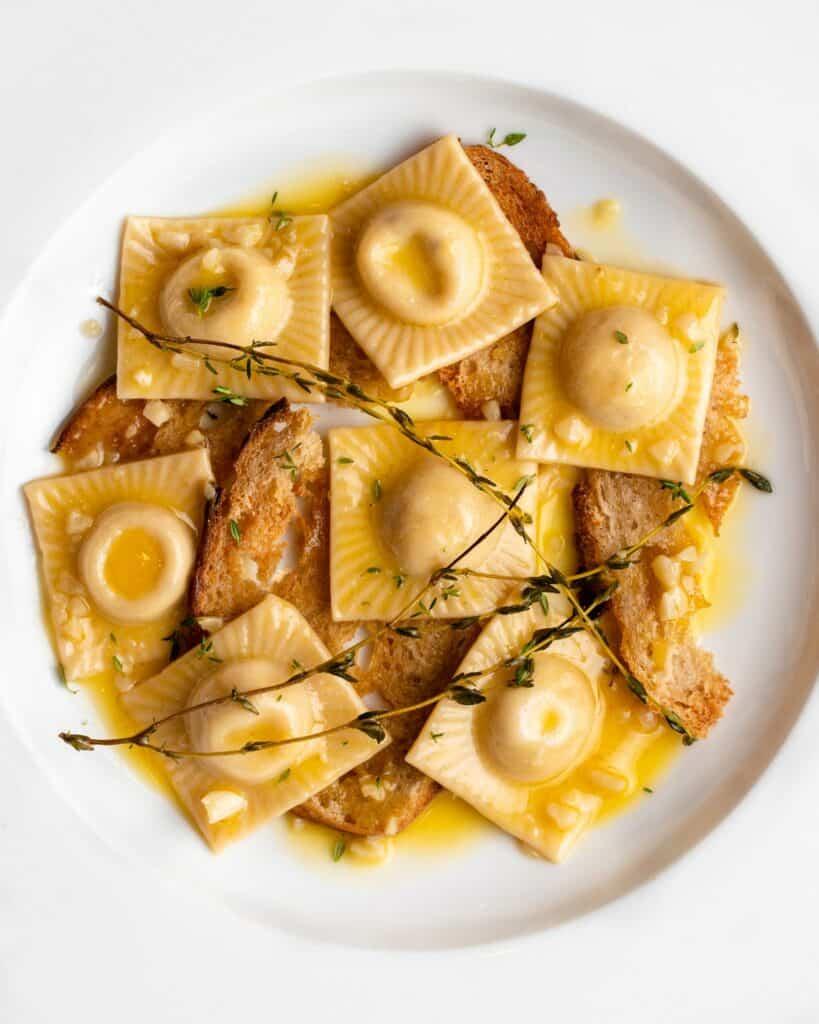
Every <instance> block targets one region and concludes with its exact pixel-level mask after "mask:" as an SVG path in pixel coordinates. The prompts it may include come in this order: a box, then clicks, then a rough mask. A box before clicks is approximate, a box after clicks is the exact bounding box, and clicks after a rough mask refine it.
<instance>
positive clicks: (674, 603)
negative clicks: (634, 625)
mask: <svg viewBox="0 0 819 1024" xmlns="http://www.w3.org/2000/svg"><path fill="white" fill-rule="evenodd" d="M687 611H688V598H687V597H686V595H685V591H684V590H682V589H680V588H679V587H676V588H675V589H674V590H667V591H666V592H665V593H664V594H663V596H662V597H661V598H660V607H659V611H658V614H659V616H660V621H661V622H673V621H674V620H675V619H681V618H682V617H683V615H685V613H686V612H687Z"/></svg>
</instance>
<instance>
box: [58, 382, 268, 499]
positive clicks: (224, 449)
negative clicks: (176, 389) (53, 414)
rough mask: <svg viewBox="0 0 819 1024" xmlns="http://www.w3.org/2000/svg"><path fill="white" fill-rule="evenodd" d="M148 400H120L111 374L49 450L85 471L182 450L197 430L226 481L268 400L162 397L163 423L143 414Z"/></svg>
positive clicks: (218, 474) (217, 473)
mask: <svg viewBox="0 0 819 1024" xmlns="http://www.w3.org/2000/svg"><path fill="white" fill-rule="evenodd" d="M145 404H146V403H145V401H144V400H143V399H141V398H138V399H122V398H117V381H116V377H109V378H108V379H107V380H105V381H103V383H102V384H100V386H99V387H98V388H97V389H96V390H95V391H94V392H92V394H91V395H89V397H88V398H87V399H86V400H85V401H84V402H82V403H81V404H80V405H79V406H78V407H77V408H76V409H75V410H74V412H73V413H72V414H71V416H70V417H69V419H68V421H67V422H66V423H65V425H64V426H63V427H62V429H61V430H60V433H59V434H58V436H57V439H56V441H55V442H54V444H53V445H52V449H51V450H52V451H53V452H56V453H57V454H58V455H60V456H62V457H63V458H64V459H65V460H66V462H67V463H68V464H69V465H70V466H72V467H73V468H75V469H87V468H93V467H94V466H101V465H103V463H107V462H129V461H131V460H133V459H147V458H149V457H151V456H153V455H170V454H172V453H174V452H179V451H184V450H185V449H186V448H189V447H192V444H191V442H190V440H188V439H189V438H190V437H191V435H192V434H193V432H194V431H198V432H199V433H200V434H201V435H202V438H203V440H202V441H199V440H198V439H197V442H196V443H199V444H202V443H204V444H206V445H207V447H208V450H209V452H210V460H211V466H212V467H213V472H214V476H215V477H216V481H217V483H222V482H223V481H224V480H226V479H227V477H228V476H229V475H230V473H231V472H232V469H233V460H234V458H235V457H236V453H237V452H238V450H239V448H241V446H242V444H243V443H244V439H245V437H246V436H247V432H248V430H249V429H250V428H251V426H252V425H253V424H254V423H255V422H256V420H257V419H258V418H259V417H260V416H261V415H262V413H263V412H264V410H265V409H266V408H267V404H268V403H267V402H260V401H250V402H248V403H247V405H245V406H234V405H227V404H224V403H214V402H193V401H179V400H169V401H163V402H162V406H164V409H165V411H166V412H167V413H168V419H167V420H166V421H165V422H164V423H163V424H162V425H161V426H156V424H154V423H153V422H151V420H149V419H148V418H147V417H146V416H145V415H143V413H144V409H145ZM194 436H196V435H194Z"/></svg>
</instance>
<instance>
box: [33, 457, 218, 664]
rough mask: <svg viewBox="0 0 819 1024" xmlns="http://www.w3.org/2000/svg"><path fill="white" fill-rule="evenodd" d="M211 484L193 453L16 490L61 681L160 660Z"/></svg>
mask: <svg viewBox="0 0 819 1024" xmlns="http://www.w3.org/2000/svg"><path fill="white" fill-rule="evenodd" d="M210 481H211V466H210V459H209V458H208V454H207V452H206V451H205V450H204V449H198V450H196V451H190V452H181V453H179V454H177V455H166V456H162V457H159V458H155V459H145V460H143V461H140V462H130V463H126V464H125V465H111V466H104V467H102V468H101V469H94V470H90V471H88V472H86V473H76V474H74V475H72V476H58V477H49V478H46V479H44V480H35V481H33V482H32V483H30V484H27V485H26V486H25V488H24V490H25V495H26V498H27V500H28V504H29V508H30V510H31V518H32V521H33V523H34V531H35V534H36V536H37V543H38V546H39V548H40V553H41V555H42V564H43V578H44V587H45V593H46V598H47V601H48V605H49V610H50V613H51V621H52V624H53V626H54V635H55V639H56V644H57V653H58V656H59V659H60V664H61V665H62V668H63V671H64V673H65V676H66V678H67V679H83V678H85V677H87V676H90V675H93V674H95V673H98V672H102V671H105V670H107V669H110V668H111V667H112V665H113V667H114V668H115V669H116V672H117V673H118V675H120V676H122V677H123V678H127V677H128V676H129V675H130V673H131V671H132V670H133V669H134V668H135V667H136V666H138V665H142V664H145V663H150V662H156V661H162V660H167V657H168V653H169V649H170V648H169V645H168V643H167V642H166V641H165V640H164V639H163V637H165V636H166V635H167V634H169V633H171V632H172V631H173V629H174V628H175V626H176V624H177V623H178V621H179V619H180V617H181V614H182V609H183V607H184V603H185V598H186V595H187V590H188V584H189V582H190V577H191V573H192V571H193V566H194V562H195V560H196V549H197V546H198V544H199V533H200V530H201V527H202V518H203V513H204V506H205V500H206V492H207V491H208V490H209V489H210V488H211V487H212V485H211V482H210Z"/></svg>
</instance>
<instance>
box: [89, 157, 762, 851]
mask: <svg viewBox="0 0 819 1024" xmlns="http://www.w3.org/2000/svg"><path fill="white" fill-rule="evenodd" d="M373 177H374V175H373V174H371V173H365V172H364V171H362V170H361V168H356V167H355V166H354V165H352V164H349V163H342V162H339V163H337V164H329V163H328V164H326V165H325V166H324V167H323V168H322V169H321V170H320V171H318V172H316V171H315V169H312V170H311V171H310V172H309V173H306V174H304V175H302V176H299V177H298V179H296V178H295V177H294V179H293V180H292V181H284V182H282V181H280V182H278V183H276V184H275V185H273V186H272V187H271V188H269V189H265V190H264V192H261V191H260V192H259V193H258V194H256V195H255V196H250V197H249V198H247V199H245V200H241V201H238V202H234V203H230V204H227V205H225V206H222V207H219V208H218V209H217V210H215V211H212V215H213V214H215V215H218V216H264V215H267V214H269V213H270V212H271V210H272V209H273V208H275V209H277V210H283V211H286V212H287V213H294V214H315V213H325V212H327V211H328V210H329V209H331V208H332V207H333V206H334V205H335V204H337V203H338V202H340V201H341V200H343V199H345V198H346V197H347V196H349V195H351V194H353V193H354V192H356V191H357V190H358V189H360V188H361V187H363V186H364V185H366V184H368V183H369V182H370V181H371V180H372V179H373ZM276 189H278V195H277V196H276V199H275V203H271V198H272V196H273V193H274V191H276ZM566 220H567V225H568V230H569V232H570V233H571V232H572V230H573V229H574V230H576V232H577V234H578V235H579V237H578V239H577V240H578V241H580V242H583V241H586V242H587V243H588V244H589V248H590V249H591V250H592V251H591V255H592V257H593V258H598V259H601V260H603V259H604V260H606V261H608V262H612V263H615V264H619V265H622V266H640V267H644V266H645V265H646V260H645V259H644V258H643V255H642V254H641V253H639V251H638V250H637V249H636V247H635V245H634V243H633V240H632V239H631V238H630V237H629V236H628V235H627V233H626V232H625V231H624V229H623V226H622V221H621V214H620V211H619V208H617V207H614V206H609V207H606V208H604V209H602V210H601V209H600V208H599V207H598V205H597V204H595V206H593V207H589V208H587V209H583V210H579V211H576V212H575V214H572V215H570V216H569V217H568V218H566ZM434 383H435V386H431V385H430V382H428V381H426V380H424V381H421V382H419V384H418V385H417V387H418V388H419V389H421V390H424V388H425V386H426V390H425V391H424V394H423V396H422V395H421V394H419V395H418V398H419V399H420V398H423V399H424V400H432V401H434V403H435V406H434V415H435V416H436V417H439V416H440V417H443V416H446V415H447V414H448V415H456V411H455V409H454V406H453V405H452V403H451V401H450V400H449V399H448V397H447V395H446V394H445V395H444V396H443V397H442V396H441V395H440V394H439V391H440V390H442V389H440V388H439V386H437V381H436V382H434ZM426 391H431V392H435V393H434V394H430V395H429V396H427V394H426ZM441 406H447V408H446V410H445V409H444V408H442V407H441ZM419 411H420V410H419ZM432 415H433V414H432V413H430V416H432ZM555 470H556V471H557V473H558V477H557V479H554V478H553V479H552V486H550V489H549V495H550V496H549V498H548V499H547V501H546V503H545V504H544V508H546V509H547V510H548V511H547V516H548V522H549V525H548V527H547V528H546V531H545V532H544V530H541V532H540V535H539V540H540V544H541V547H542V549H543V550H544V552H545V553H546V555H547V557H549V558H550V560H551V561H553V562H554V563H555V564H556V565H558V566H559V567H560V568H561V569H562V570H563V571H565V572H569V571H571V570H572V568H573V567H574V565H575V564H576V552H575V547H574V524H573V512H572V500H571V493H572V486H573V484H574V482H575V480H576V478H577V475H578V471H577V470H575V469H574V468H572V467H555ZM736 511H737V510H734V514H733V515H732V516H731V517H729V519H728V521H727V522H726V525H725V529H724V531H723V537H722V538H721V539H720V542H719V544H718V545H717V549H716V551H715V553H714V558H713V563H712V569H711V571H710V573H709V577H710V587H709V590H710V593H709V594H708V596H709V599H710V600H711V602H712V607H711V608H709V609H706V610H705V611H704V612H702V613H700V617H701V618H700V625H701V627H702V629H703V630H707V629H710V628H713V627H714V625H715V624H717V623H720V624H721V623H722V622H724V621H725V620H726V619H727V618H728V617H729V616H730V614H731V613H733V612H734V611H736V610H737V608H738V607H739V605H740V602H741V596H742V593H743V591H744V589H745V587H744V585H743V583H744V581H745V580H746V579H747V574H748V568H747V559H745V558H743V557H742V554H743V552H742V551H741V547H742V545H741V539H742V537H741V534H742V529H741V525H742V524H741V522H740V523H739V524H738V523H737V521H736ZM545 518H546V517H544V519H545ZM692 527H693V529H692V533H694V535H695V536H696V535H701V531H703V530H706V529H708V527H706V526H705V525H704V524H703V523H702V522H697V523H696V524H695V523H692ZM149 674H150V672H145V676H146V677H147V675H149ZM79 685H80V686H81V689H82V691H83V692H84V693H86V694H88V696H89V697H90V698H91V700H92V702H93V704H94V706H95V708H96V710H97V712H98V714H99V716H100V719H101V721H102V724H103V726H104V728H105V729H106V730H107V731H108V732H109V734H111V735H122V734H126V733H128V732H132V731H134V730H135V728H136V726H135V724H134V723H133V722H132V721H131V720H130V718H129V716H128V715H127V713H126V712H125V711H124V709H123V708H122V705H121V702H120V699H119V689H118V687H117V685H116V672H115V671H114V670H113V669H111V670H110V671H108V672H105V673H101V674H99V675H97V676H94V677H91V678H89V679H86V680H83V681H82V682H81V684H79ZM604 700H605V701H606V705H607V711H608V713H607V715H606V722H605V725H604V728H603V733H602V736H601V741H600V747H599V751H600V752H605V750H606V749H608V748H610V747H613V746H614V745H616V743H617V741H618V739H620V738H621V737H622V736H623V735H624V733H625V731H626V729H627V722H628V721H629V720H630V718H632V717H633V716H635V715H639V714H640V713H641V711H642V706H641V705H639V704H638V703H637V702H636V701H635V700H634V699H633V697H632V696H631V695H630V694H628V693H626V692H624V688H623V687H622V686H614V687H606V689H605V692H604ZM681 749H682V747H681V743H680V742H679V738H678V737H677V736H676V735H675V734H674V733H673V732H671V731H670V730H663V732H662V734H661V735H660V736H659V738H658V739H657V740H655V741H654V742H653V743H652V744H651V745H650V746H649V747H648V749H647V751H646V752H645V753H644V754H643V756H642V757H641V758H640V759H639V760H638V762H637V785H636V787H635V788H634V790H633V791H632V792H631V793H630V794H628V795H625V796H621V795H615V794H608V795H606V797H605V799H604V804H603V807H602V810H601V812H600V815H599V817H598V819H597V820H598V822H599V821H601V820H603V821H604V820H606V819H608V818H610V817H613V816H615V815H616V814H619V813H620V812H621V811H623V810H625V809H626V808H627V807H628V806H629V805H631V804H633V803H634V802H635V801H636V800H637V799H640V798H646V799H650V797H649V796H646V795H645V793H646V791H651V790H653V789H654V787H655V785H656V784H657V783H658V782H659V781H660V780H661V779H662V777H663V775H664V774H665V772H666V771H667V770H668V768H669V766H670V764H671V762H672V761H673V760H674V758H675V757H676V756H677V755H678V754H679V752H680V750H681ZM119 752H120V754H121V755H122V756H124V757H125V758H126V760H127V761H128V764H129V766H130V767H131V768H132V770H133V771H134V772H135V773H136V774H137V775H139V776H140V778H142V780H143V781H145V782H146V783H147V784H148V785H150V786H152V787H153V788H155V789H157V790H158V791H160V792H162V793H163V794H164V795H166V796H168V797H169V798H170V799H171V800H173V801H174V802H175V803H177V804H178V801H177V800H176V797H175V795H174V792H173V790H172V788H171V786H170V785H169V783H168V781H167V777H166V775H165V773H164V771H163V770H162V766H161V764H160V761H159V758H158V757H157V756H156V755H154V754H152V753H150V752H149V751H142V750H137V749H134V748H120V751H119ZM573 774H574V773H573ZM571 778H572V777H570V779H569V780H567V781H566V783H564V784H562V786H567V787H568V786H570V785H571ZM545 788H549V787H545ZM561 788H562V787H561V786H558V787H550V788H549V789H550V792H551V793H555V794H556V793H557V792H558V791H559V790H560V789H561ZM183 813H184V812H183ZM287 819H288V820H287V821H281V822H279V823H277V827H279V828H280V829H281V830H282V832H283V834H285V835H286V836H287V837H288V841H289V844H290V845H291V846H292V847H293V848H294V849H295V850H296V851H298V853H299V854H300V855H301V856H302V857H303V858H304V859H305V861H307V862H311V863H313V864H314V865H321V864H325V865H329V868H330V869H331V870H338V869H339V867H340V866H341V865H344V866H351V867H355V868H361V867H366V866H370V865H369V864H368V862H367V861H365V860H363V859H359V858H357V857H356V856H354V855H352V854H351V853H350V852H349V851H348V849H347V846H348V845H349V844H351V843H353V842H355V840H356V837H354V836H340V834H339V833H337V832H335V831H333V830H331V829H328V828H325V827H323V826H321V825H316V824H314V823H312V822H307V821H304V820H303V819H297V818H295V817H294V816H292V815H288V816H287ZM491 828H492V826H491V825H490V824H489V823H488V822H487V821H486V819H484V818H483V817H482V816H481V815H480V814H479V813H478V812H477V811H475V810H473V809H472V808H471V807H470V806H469V805H468V804H466V803H465V802H464V801H462V800H460V799H458V798H457V797H455V796H453V795H452V794H450V793H448V792H446V791H442V792H441V793H440V794H439V795H438V796H437V797H436V798H435V799H434V800H433V801H432V803H431V804H430V805H429V806H428V807H427V808H426V810H425V811H424V812H423V813H422V814H421V815H420V816H419V817H418V818H417V819H416V821H415V822H413V823H412V825H410V826H409V828H407V829H406V830H405V831H404V832H402V833H400V834H399V835H398V836H396V837H394V839H393V840H392V841H391V842H392V843H393V844H394V847H395V851H396V854H398V855H411V856H429V855H447V856H448V855H450V854H452V853H453V852H456V851H459V850H462V849H464V848H465V847H467V846H469V845H470V844H471V843H473V842H475V841H476V840H477V839H479V838H480V837H481V836H482V835H483V834H485V833H487V832H488V831H489V830H490V829H491ZM342 844H343V846H344V850H343V852H342V853H341V854H340V855H339V856H338V858H336V856H335V855H336V854H338V851H339V849H340V848H341V845H342ZM336 859H337V860H338V863H334V860H336Z"/></svg>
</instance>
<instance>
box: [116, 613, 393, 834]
mask: <svg viewBox="0 0 819 1024" xmlns="http://www.w3.org/2000/svg"><path fill="white" fill-rule="evenodd" d="M329 657H330V654H329V652H328V650H327V648H326V647H325V646H324V644H323V643H322V642H321V640H320V639H319V638H318V636H317V635H316V633H315V632H314V631H313V629H312V628H311V627H310V625H309V623H308V622H307V620H306V619H305V618H304V616H303V615H302V614H301V613H300V612H299V611H297V609H296V608H294V607H293V605H291V604H290V603H289V602H287V601H283V600H282V599H281V598H278V597H274V596H272V595H271V596H269V597H266V598H264V600H263V601H261V602H260V603H259V604H257V605H256V607H255V608H252V609H251V610H250V611H248V612H245V613H244V614H243V615H240V616H239V617H238V618H236V619H234V620H233V621H232V622H231V623H229V624H228V625H227V626H225V627H223V628H222V629H220V630H219V631H218V632H216V633H213V634H212V635H211V636H210V638H209V639H208V641H207V642H206V644H204V645H200V646H199V647H197V648H194V649H193V650H192V651H189V652H188V653H187V654H185V655H184V656H183V657H181V658H179V659H177V660H176V661H174V662H172V663H171V664H170V665H169V666H168V667H167V668H166V669H164V671H162V672H161V673H160V674H159V675H158V676H155V677H154V678H153V679H148V680H146V681H145V682H144V683H141V684H139V685H138V686H136V687H135V688H134V689H133V690H131V691H130V692H129V693H127V694H125V696H124V698H123V700H124V703H125V706H126V708H127V709H128V711H129V713H130V714H131V715H132V717H133V718H134V720H135V721H136V722H137V723H138V724H140V725H141V726H146V725H149V724H150V723H151V722H154V721H158V720H159V719H161V718H164V717H165V716H167V715H171V714H173V713H174V712H177V711H180V710H182V709H184V708H185V707H188V706H191V705H194V704H201V703H204V702H206V701H210V700H213V699H214V698H219V697H230V695H231V693H232V692H233V691H234V690H235V691H236V692H237V693H241V692H243V691H245V690H252V689H257V688H263V687H268V686H275V685H276V684H277V683H281V682H284V681H285V680H286V679H287V678H288V677H289V676H290V675H291V674H292V673H293V671H294V668H293V666H294V665H299V666H301V667H303V668H311V667H312V666H314V665H317V664H319V663H321V662H323V661H325V660H326V659H328V658H329ZM251 708H252V710H251ZM251 708H248V707H246V706H245V705H244V704H242V703H240V702H238V701H236V700H228V701H226V702H225V703H222V704H216V705H212V706H211V707H208V708H203V709H201V710H199V711H195V712H191V713H190V714H187V715H182V716H180V717H177V718H174V719H173V720H172V721H170V722H168V723H166V724H165V725H161V726H160V727H159V728H158V729H157V731H156V732H155V733H154V734H153V735H152V737H151V742H152V743H155V744H160V745H164V746H165V747H166V748H167V749H169V750H181V751H189V750H196V751H204V752H209V753H212V752H215V751H222V750H231V749H234V748H240V747H242V746H244V744H246V743H252V742H254V741H258V740H286V739H289V738H291V737H294V736H307V735H311V734H313V733H318V732H321V731H322V730H325V729H331V728H333V727H334V726H337V725H343V724H344V723H345V722H349V721H352V720H353V719H355V718H356V717H357V716H358V715H360V714H361V713H362V712H363V711H365V706H364V703H363V701H362V700H361V698H360V697H359V696H358V694H357V693H356V692H355V690H354V689H353V687H352V686H351V685H350V684H349V683H348V682H347V681H346V680H344V679H339V678H337V677H336V676H333V675H329V674H317V675H314V676H310V677H308V678H307V679H305V680H303V681H302V682H300V683H294V684H293V685H290V686H286V687H283V688H281V689H279V690H273V691H271V692H270V693H265V694H258V695H254V696H253V697H252V700H251ZM388 743H389V738H385V739H383V740H381V741H380V742H376V741H375V740H373V739H371V738H370V737H369V736H366V735H365V734H364V733H363V732H361V731H359V730H357V729H352V728H351V729H341V730H339V731H338V732H336V733H332V734H331V735H329V736H322V737H316V738H315V739H308V740H305V741H304V742H299V743H291V744H286V745H284V746H281V747H272V748H268V749H266V750H257V751H251V752H248V753H242V754H238V755H233V756H228V755H225V756H222V757H219V756H217V757H213V756H211V757H202V758H196V757H182V758H179V759H176V760H175V759H170V758H169V759H166V760H164V761H163V766H164V768H165V770H166V771H167V773H168V776H169V778H170V781H171V784H172V785H173V787H174V789H175V790H176V792H177V794H178V796H179V798H180V800H181V801H182V803H183V804H184V806H185V807H186V808H187V810H188V812H189V813H190V815H191V817H192V818H193V820H194V821H195V822H196V824H197V826H198V827H199V829H200V831H201V832H202V834H203V835H204V837H205V839H206V840H207V841H208V843H209V844H210V845H211V846H212V847H213V849H215V850H219V849H221V848H222V847H223V846H225V845H227V844H228V843H231V842H235V841H236V840H237V839H241V838H242V837H244V836H245V835H247V834H248V833H249V832H250V831H252V830H253V829H255V828H257V827H258V826H259V825H261V824H263V823H264V822H265V821H267V820H269V819H270V818H273V817H276V816H278V815H281V814H284V812H285V811H289V810H290V809H291V808H292V807H295V806H296V805H297V804H300V803H302V802H303V801H304V800H307V799H309V798H310V797H311V796H313V794H314V793H318V792H319V791H320V790H322V789H324V788H325V787H326V786H329V785H330V783H331V782H334V781H335V780H336V779H337V778H338V777H339V776H340V775H343V774H344V773H345V772H347V771H350V769H352V768H354V767H355V766H356V765H358V764H361V763H362V761H366V760H367V759H368V758H370V757H372V756H373V754H374V753H376V752H377V751H378V750H379V749H381V748H382V747H384V746H386V745H387V744H388Z"/></svg>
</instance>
